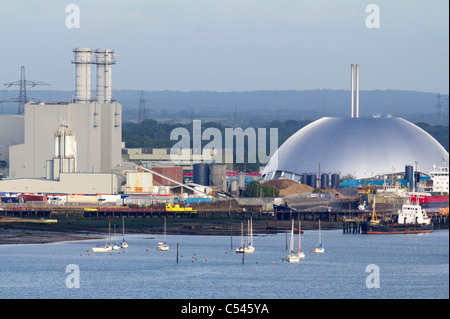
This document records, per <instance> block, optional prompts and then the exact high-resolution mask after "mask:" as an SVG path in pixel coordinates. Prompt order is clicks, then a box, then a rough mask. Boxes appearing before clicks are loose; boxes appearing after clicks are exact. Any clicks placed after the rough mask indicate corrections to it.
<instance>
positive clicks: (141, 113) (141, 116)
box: [138, 91, 149, 123]
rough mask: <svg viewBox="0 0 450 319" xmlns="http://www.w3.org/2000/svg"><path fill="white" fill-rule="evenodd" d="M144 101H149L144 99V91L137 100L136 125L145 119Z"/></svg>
mask: <svg viewBox="0 0 450 319" xmlns="http://www.w3.org/2000/svg"><path fill="white" fill-rule="evenodd" d="M145 101H149V100H146V99H145V96H144V91H141V95H140V98H139V112H138V123H141V122H142V121H143V120H145V119H146V118H147V109H146V107H145Z"/></svg>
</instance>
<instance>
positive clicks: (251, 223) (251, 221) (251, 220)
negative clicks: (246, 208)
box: [250, 217, 253, 246]
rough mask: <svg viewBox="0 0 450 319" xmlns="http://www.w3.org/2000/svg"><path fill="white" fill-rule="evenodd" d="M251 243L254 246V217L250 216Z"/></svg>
mask: <svg viewBox="0 0 450 319" xmlns="http://www.w3.org/2000/svg"><path fill="white" fill-rule="evenodd" d="M250 245H252V246H253V219H252V217H250Z"/></svg>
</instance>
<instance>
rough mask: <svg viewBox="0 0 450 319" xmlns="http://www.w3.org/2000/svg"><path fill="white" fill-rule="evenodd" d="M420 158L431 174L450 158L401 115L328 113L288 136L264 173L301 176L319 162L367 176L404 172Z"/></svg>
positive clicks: (342, 171) (324, 170)
mask: <svg viewBox="0 0 450 319" xmlns="http://www.w3.org/2000/svg"><path fill="white" fill-rule="evenodd" d="M416 161H417V164H418V171H421V172H424V173H428V172H430V171H431V170H432V169H433V165H438V166H439V165H443V164H444V161H448V152H447V151H446V150H445V149H444V148H443V147H442V145H441V144H439V143H438V142H437V141H436V140H435V139H434V138H433V137H432V136H431V135H429V134H428V133H427V132H425V131H424V130H422V129H421V128H419V127H418V126H416V125H414V124H412V123H411V122H408V121H406V120H404V119H402V118H334V117H324V118H321V119H319V120H317V121H314V122H313V123H311V124H309V125H307V126H305V127H303V128H302V129H300V130H299V131H297V132H296V133H295V134H293V135H292V136H291V137H289V138H288V139H287V140H286V141H285V142H284V143H283V144H282V145H281V146H280V147H279V149H278V150H277V151H276V152H275V153H274V155H273V156H272V157H271V159H270V160H269V162H268V163H267V165H266V167H265V168H264V171H263V173H262V178H263V179H264V180H270V179H278V178H279V177H280V176H281V175H282V174H283V175H284V178H288V179H294V180H298V177H299V176H300V175H302V174H305V173H318V170H319V164H320V172H321V173H337V174H340V175H341V176H343V175H347V174H351V175H353V176H355V177H356V178H365V177H370V176H372V173H373V174H374V175H377V174H385V173H390V172H392V171H393V170H394V171H395V172H402V171H404V170H405V165H415V162H416ZM447 165H448V163H447ZM282 172H284V173H282ZM292 174H295V175H294V176H292Z"/></svg>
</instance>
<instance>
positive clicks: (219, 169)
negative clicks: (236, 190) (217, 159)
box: [209, 163, 227, 191]
mask: <svg viewBox="0 0 450 319" xmlns="http://www.w3.org/2000/svg"><path fill="white" fill-rule="evenodd" d="M226 168H227V167H226V165H225V164H216V163H215V164H211V165H210V167H209V181H210V185H212V186H216V187H219V189H220V190H222V191H224V190H226V189H224V181H226ZM225 185H226V184H225Z"/></svg>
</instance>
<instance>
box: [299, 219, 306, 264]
mask: <svg viewBox="0 0 450 319" xmlns="http://www.w3.org/2000/svg"><path fill="white" fill-rule="evenodd" d="M301 233H302V225H301V221H298V257H299V258H305V253H304V252H302V244H301V237H302V235H301Z"/></svg>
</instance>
